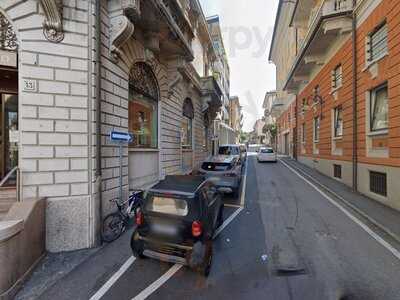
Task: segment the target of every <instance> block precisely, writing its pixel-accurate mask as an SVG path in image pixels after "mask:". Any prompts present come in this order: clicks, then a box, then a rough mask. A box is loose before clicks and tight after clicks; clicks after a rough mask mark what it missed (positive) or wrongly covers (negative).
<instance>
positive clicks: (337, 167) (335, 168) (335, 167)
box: [333, 164, 343, 179]
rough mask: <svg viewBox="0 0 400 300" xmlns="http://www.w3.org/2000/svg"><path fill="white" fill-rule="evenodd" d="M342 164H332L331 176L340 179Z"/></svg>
mask: <svg viewBox="0 0 400 300" xmlns="http://www.w3.org/2000/svg"><path fill="white" fill-rule="evenodd" d="M342 169H343V168H342V165H339V164H334V165H333V177H334V178H336V179H342V175H343V174H342V171H343V170H342Z"/></svg>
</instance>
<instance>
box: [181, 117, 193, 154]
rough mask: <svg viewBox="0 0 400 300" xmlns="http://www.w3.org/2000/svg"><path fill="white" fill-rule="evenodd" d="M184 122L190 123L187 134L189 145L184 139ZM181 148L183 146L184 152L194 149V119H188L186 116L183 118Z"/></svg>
mask: <svg viewBox="0 0 400 300" xmlns="http://www.w3.org/2000/svg"><path fill="white" fill-rule="evenodd" d="M184 120H186V121H188V128H187V129H188V130H187V132H186V136H187V137H188V141H189V143H184V139H183V131H184V127H183V121H184ZM181 146H182V149H184V150H192V149H193V119H191V118H189V117H186V116H182V137H181Z"/></svg>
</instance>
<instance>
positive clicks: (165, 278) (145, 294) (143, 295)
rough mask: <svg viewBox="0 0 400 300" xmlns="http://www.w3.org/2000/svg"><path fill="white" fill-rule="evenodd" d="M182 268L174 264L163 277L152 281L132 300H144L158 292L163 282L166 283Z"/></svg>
mask: <svg viewBox="0 0 400 300" xmlns="http://www.w3.org/2000/svg"><path fill="white" fill-rule="evenodd" d="M182 267H183V266H182V265H179V264H175V265H173V266H172V268H171V269H169V270H168V271H167V272H166V273H165V274H164V275H162V276H161V277H160V278H158V279H157V280H156V281H154V282H153V283H152V284H151V285H149V286H148V287H147V288H146V289H144V290H143V291H142V292H141V293H140V294H139V295H137V296H136V297H135V298H133V299H132V300H144V299H146V298H147V297H149V296H150V295H151V294H153V293H154V292H155V291H156V290H158V289H159V288H160V287H161V286H162V285H163V284H164V283H165V282H167V281H168V280H169V279H170V278H171V277H172V276H174V274H175V273H176V272H178V271H179V270H180V269H181V268H182Z"/></svg>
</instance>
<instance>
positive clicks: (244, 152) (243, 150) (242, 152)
mask: <svg viewBox="0 0 400 300" xmlns="http://www.w3.org/2000/svg"><path fill="white" fill-rule="evenodd" d="M239 148H240V155H241V157H242V162H243V163H244V162H246V160H247V148H246V145H243V144H242V145H239Z"/></svg>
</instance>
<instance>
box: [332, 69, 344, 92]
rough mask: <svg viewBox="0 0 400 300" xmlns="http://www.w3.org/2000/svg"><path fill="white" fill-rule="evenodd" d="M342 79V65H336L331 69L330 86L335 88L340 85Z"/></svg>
mask: <svg viewBox="0 0 400 300" xmlns="http://www.w3.org/2000/svg"><path fill="white" fill-rule="evenodd" d="M342 81H343V73H342V65H339V66H337V67H336V68H335V69H334V70H333V71H332V88H333V89H337V88H340V87H341V86H342Z"/></svg>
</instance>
